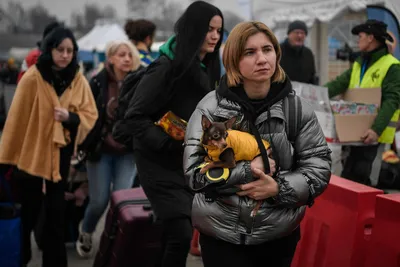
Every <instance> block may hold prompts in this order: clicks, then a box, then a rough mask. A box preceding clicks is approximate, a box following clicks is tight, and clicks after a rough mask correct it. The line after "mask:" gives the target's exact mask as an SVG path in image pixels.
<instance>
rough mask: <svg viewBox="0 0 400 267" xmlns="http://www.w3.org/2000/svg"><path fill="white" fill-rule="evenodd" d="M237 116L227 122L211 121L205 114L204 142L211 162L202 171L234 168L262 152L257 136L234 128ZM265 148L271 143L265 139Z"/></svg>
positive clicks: (208, 159)
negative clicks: (240, 162)
mask: <svg viewBox="0 0 400 267" xmlns="http://www.w3.org/2000/svg"><path fill="white" fill-rule="evenodd" d="M235 120H236V118H235V117H234V118H231V119H230V120H227V121H225V122H211V121H210V120H209V119H208V118H207V117H206V116H204V115H203V117H202V120H201V124H202V127H203V138H202V144H203V147H204V148H205V150H206V151H207V153H208V158H207V159H206V161H208V162H209V163H208V164H207V165H206V166H204V167H203V168H202V169H201V170H200V172H201V173H202V174H204V173H206V172H207V171H208V170H210V169H212V168H217V167H220V168H234V167H235V166H236V162H237V161H241V160H249V161H251V160H253V159H254V158H256V157H257V156H259V155H260V154H261V152H260V149H259V147H258V143H257V140H256V139H255V137H254V136H253V135H251V134H249V133H247V132H241V131H237V130H232V129H231V128H232V125H233V123H234V122H235ZM263 143H264V146H265V150H268V148H269V147H270V144H269V143H268V142H267V141H265V140H263Z"/></svg>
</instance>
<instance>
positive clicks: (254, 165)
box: [250, 150, 276, 175]
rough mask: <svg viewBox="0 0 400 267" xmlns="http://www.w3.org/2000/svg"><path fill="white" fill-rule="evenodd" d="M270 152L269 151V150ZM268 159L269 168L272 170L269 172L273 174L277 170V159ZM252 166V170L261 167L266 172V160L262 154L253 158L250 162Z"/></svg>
mask: <svg viewBox="0 0 400 267" xmlns="http://www.w3.org/2000/svg"><path fill="white" fill-rule="evenodd" d="M268 152H269V150H268ZM268 155H269V153H268ZM268 161H269V169H270V170H271V172H270V173H269V174H271V175H272V174H273V173H275V170H276V164H275V160H273V159H271V158H268ZM250 167H251V169H252V170H254V169H259V170H261V171H262V172H265V168H264V162H263V160H262V157H261V156H258V157H256V158H255V159H253V160H252V161H251V163H250Z"/></svg>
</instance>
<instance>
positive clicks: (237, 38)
mask: <svg viewBox="0 0 400 267" xmlns="http://www.w3.org/2000/svg"><path fill="white" fill-rule="evenodd" d="M259 32H262V33H264V34H265V35H266V36H267V37H268V38H269V40H270V41H271V43H272V45H273V46H274V49H275V53H276V68H275V73H274V74H273V75H272V77H271V82H283V81H284V80H285V72H284V71H283V69H282V67H281V66H280V64H279V62H280V61H281V57H282V52H281V48H280V45H279V42H278V40H277V39H276V37H275V35H274V33H273V32H272V31H271V30H270V29H269V28H268V27H267V25H265V24H264V23H262V22H259V21H248V22H242V23H239V24H238V25H236V26H235V27H234V28H233V30H232V31H231V32H230V34H229V36H228V39H227V41H226V44H225V47H224V52H223V55H222V60H223V63H224V66H225V71H226V76H227V82H228V86H229V87H234V86H238V85H239V84H240V83H241V82H242V81H243V76H242V74H241V73H240V70H239V62H240V60H241V58H242V56H243V53H244V49H245V46H246V42H247V40H248V39H249V37H251V36H253V35H255V34H257V33H259Z"/></svg>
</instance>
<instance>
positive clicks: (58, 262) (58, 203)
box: [13, 169, 67, 267]
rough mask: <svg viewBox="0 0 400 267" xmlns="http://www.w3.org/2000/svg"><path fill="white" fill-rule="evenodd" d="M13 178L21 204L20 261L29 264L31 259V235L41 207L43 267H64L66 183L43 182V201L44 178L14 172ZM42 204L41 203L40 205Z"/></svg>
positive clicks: (62, 181) (65, 255)
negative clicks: (42, 212)
mask: <svg viewBox="0 0 400 267" xmlns="http://www.w3.org/2000/svg"><path fill="white" fill-rule="evenodd" d="M13 179H14V181H15V184H16V186H17V189H18V199H19V202H20V203H21V221H22V239H23V240H22V244H23V247H22V257H23V259H22V262H23V263H24V264H28V262H29V261H30V260H31V258H32V250H31V233H32V230H33V229H34V227H35V226H36V223H37V219H38V215H39V214H40V210H41V208H42V205H43V204H44V208H45V214H46V218H45V223H44V230H43V236H42V246H43V247H42V253H43V256H42V258H43V261H42V262H43V263H42V266H43V267H66V266H67V253H66V248H65V243H64V238H65V237H64V236H65V225H64V224H65V205H66V201H65V199H64V191H65V180H64V179H63V180H61V181H60V182H58V183H53V182H51V181H46V196H45V198H43V193H42V186H43V179H41V178H39V177H35V176H31V175H29V174H27V173H25V172H22V171H18V170H16V169H15V170H14V172H13ZM43 201H44V203H43Z"/></svg>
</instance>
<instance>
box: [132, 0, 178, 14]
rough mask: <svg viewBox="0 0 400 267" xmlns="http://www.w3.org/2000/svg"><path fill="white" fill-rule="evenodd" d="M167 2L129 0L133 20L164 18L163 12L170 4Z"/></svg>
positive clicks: (159, 0)
mask: <svg viewBox="0 0 400 267" xmlns="http://www.w3.org/2000/svg"><path fill="white" fill-rule="evenodd" d="M168 2H170V1H166V0H127V7H128V10H129V13H130V16H131V17H133V18H137V19H138V18H146V19H154V18H160V16H163V10H164V7H165V6H166V5H169V4H173V3H174V2H171V3H168Z"/></svg>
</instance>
